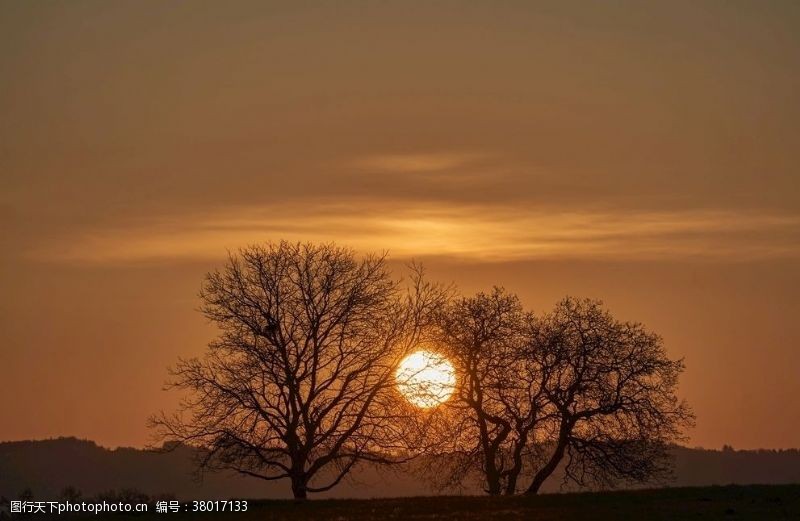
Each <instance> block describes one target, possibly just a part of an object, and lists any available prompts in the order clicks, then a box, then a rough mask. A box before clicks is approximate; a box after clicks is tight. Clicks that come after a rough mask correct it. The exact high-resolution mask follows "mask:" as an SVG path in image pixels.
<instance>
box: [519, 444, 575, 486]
mask: <svg viewBox="0 0 800 521" xmlns="http://www.w3.org/2000/svg"><path fill="white" fill-rule="evenodd" d="M566 449H567V441H566V439H562V440H560V441H559V442H558V446H557V447H556V450H555V452H553V455H552V456H551V457H550V461H548V462H547V464H546V465H545V466H544V467H542V468H540V469H539V472H537V473H536V475H535V476H534V477H533V482H531V486H529V487H528V489H527V490H526V491H525V494H531V495H533V494H537V493H538V492H539V489H540V488H542V485H543V484H544V482H545V480H546V479H547V478H549V477H550V474H552V473H553V471H554V470H556V467H557V466H558V464H559V462H560V461H561V459H562V458H563V457H564V451H565V450H566Z"/></svg>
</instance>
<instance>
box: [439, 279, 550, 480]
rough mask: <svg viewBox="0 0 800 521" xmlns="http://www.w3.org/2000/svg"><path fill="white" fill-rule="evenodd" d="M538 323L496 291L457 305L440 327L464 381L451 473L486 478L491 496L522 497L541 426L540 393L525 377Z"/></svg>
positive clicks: (515, 300) (453, 425) (453, 428)
mask: <svg viewBox="0 0 800 521" xmlns="http://www.w3.org/2000/svg"><path fill="white" fill-rule="evenodd" d="M531 319H532V318H531V316H530V315H529V314H528V313H526V312H525V311H524V310H523V308H522V304H521V303H520V301H519V299H518V298H517V296H516V295H511V294H508V293H506V292H505V291H504V290H502V289H500V288H495V289H494V291H493V292H492V293H491V294H485V293H478V294H477V295H475V296H474V297H471V298H463V299H461V300H458V301H455V302H453V303H451V304H450V305H449V306H448V307H447V308H446V309H445V310H443V312H442V313H441V314H440V318H439V321H438V325H439V328H438V330H439V337H438V341H439V343H440V344H441V345H442V346H443V350H444V351H445V352H446V353H447V354H448V355H449V356H450V358H451V359H452V360H453V362H455V364H456V366H457V367H458V371H459V373H460V376H461V385H460V386H459V389H458V395H457V399H456V401H455V402H454V403H453V405H452V406H451V407H452V408H455V409H458V410H459V412H458V413H457V414H455V415H454V416H453V418H454V419H455V420H456V421H455V422H453V423H451V424H450V425H448V426H447V427H445V429H444V430H445V431H449V432H450V433H457V436H449V439H451V440H453V441H454V442H455V444H456V446H455V447H453V446H450V447H447V446H445V447H446V450H447V451H448V454H447V457H448V458H450V461H449V467H450V472H451V475H452V476H454V477H461V476H464V475H466V474H467V473H468V472H469V471H475V470H477V471H479V472H480V474H481V475H482V478H483V481H484V488H485V490H486V492H488V493H489V494H491V495H497V494H500V493H501V492H503V491H506V492H508V491H511V493H513V491H514V490H515V488H516V480H517V477H518V476H519V473H520V472H521V470H522V466H523V457H524V456H525V449H526V446H527V444H528V438H529V433H530V431H531V429H532V428H533V427H534V426H535V425H536V424H537V413H538V412H539V408H538V407H536V406H535V405H534V404H535V403H536V401H537V399H538V398H537V396H535V395H532V394H530V392H531V391H532V390H534V385H532V382H530V381H529V376H530V375H529V374H528V373H526V372H524V371H521V370H520V368H521V366H522V364H523V363H524V358H523V357H522V356H521V354H522V353H523V350H524V343H525V335H524V333H525V330H526V324H527V323H528V322H529V321H530V320H531ZM462 410H463V412H461V411H462ZM439 477H442V476H439Z"/></svg>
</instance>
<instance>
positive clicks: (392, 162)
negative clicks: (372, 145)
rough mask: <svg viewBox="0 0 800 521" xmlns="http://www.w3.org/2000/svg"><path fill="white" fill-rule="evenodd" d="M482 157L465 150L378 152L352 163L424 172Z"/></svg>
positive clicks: (391, 170) (361, 166) (383, 169)
mask: <svg viewBox="0 0 800 521" xmlns="http://www.w3.org/2000/svg"><path fill="white" fill-rule="evenodd" d="M483 158H484V156H483V155H482V154H476V153H467V152H435V153H415V154H379V155H372V156H366V157H362V158H359V159H356V160H355V161H354V162H353V164H354V165H355V166H356V167H357V168H359V169H362V170H369V171H375V172H386V173H395V174H424V173H436V172H444V171H447V170H454V169H457V168H462V167H466V166H468V165H472V164H474V163H475V162H477V161H479V160H481V159H483Z"/></svg>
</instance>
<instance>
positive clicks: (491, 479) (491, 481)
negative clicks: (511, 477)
mask: <svg viewBox="0 0 800 521" xmlns="http://www.w3.org/2000/svg"><path fill="white" fill-rule="evenodd" d="M486 492H488V493H489V495H490V496H499V495H500V477H499V476H497V475H488V474H487V476H486Z"/></svg>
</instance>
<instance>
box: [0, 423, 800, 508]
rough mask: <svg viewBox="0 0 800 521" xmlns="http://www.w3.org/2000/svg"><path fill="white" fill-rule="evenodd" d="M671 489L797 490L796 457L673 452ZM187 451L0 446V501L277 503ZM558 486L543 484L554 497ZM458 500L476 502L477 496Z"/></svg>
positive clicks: (355, 493) (403, 484)
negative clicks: (76, 496)
mask: <svg viewBox="0 0 800 521" xmlns="http://www.w3.org/2000/svg"><path fill="white" fill-rule="evenodd" d="M673 453H674V455H675V479H674V481H672V482H670V483H669V485H671V486H698V485H725V484H732V483H735V484H756V483H758V484H779V483H800V451H798V450H796V449H792V450H781V451H774V450H756V451H742V450H739V451H737V450H733V449H730V448H726V449H724V450H722V451H719V450H705V449H690V448H685V447H676V448H674V449H673ZM193 469H194V467H193V463H192V449H190V448H188V447H185V446H180V447H177V448H176V449H175V450H173V451H171V452H166V453H158V452H151V451H145V450H139V449H132V448H119V449H113V450H111V449H106V448H103V447H100V446H98V445H97V444H95V443H94V442H92V441H86V440H79V439H76V438H58V439H51V440H40V441H19V442H5V443H0V496H5V497H7V498H13V497H17V496H18V495H19V493H20V492H21V491H23V490H24V489H26V488H30V489H31V490H32V492H33V495H34V497H35V498H37V499H55V498H58V497H59V495H60V493H61V491H62V490H64V488H66V487H67V486H72V487H75V488H76V489H78V490H80V491H81V492H82V493H83V495H84V497H87V496H94V495H97V494H99V493H103V492H106V491H109V490H122V489H136V490H139V491H141V492H144V493H146V494H149V495H157V494H174V495H175V496H177V497H179V498H182V499H189V498H201V499H214V498H227V497H247V498H285V497H289V496H290V493H289V492H290V491H289V487H288V484H287V483H285V482H282V481H278V482H266V481H261V480H258V479H254V478H246V477H242V476H238V475H235V474H232V473H209V474H206V475H205V476H204V478H203V480H202V481H200V482H198V481H196V480H195V479H194V478H193ZM559 485H560V478H559V477H558V476H553V478H552V479H551V480H550V481H549V482H548V483H546V484H545V487H544V491H545V492H554V491H558V490H559ZM435 492H436V491H435V490H433V489H432V488H431V487H430V486H429V485H428V484H427V483H425V482H424V481H422V480H420V479H419V478H417V477H415V476H411V475H409V474H404V473H401V472H396V471H378V470H376V469H374V468H366V469H364V470H363V471H361V472H359V473H357V478H356V479H355V480H350V481H347V482H345V483H342V484H341V486H339V487H337V488H335V489H334V490H332V491H330V492H328V493H326V494H319V495H315V496H314V497H388V496H411V495H429V494H433V493H435ZM463 492H465V493H473V494H479V493H481V491H480V490H479V489H477V488H476V489H474V490H473V489H467V490H464V491H463Z"/></svg>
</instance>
